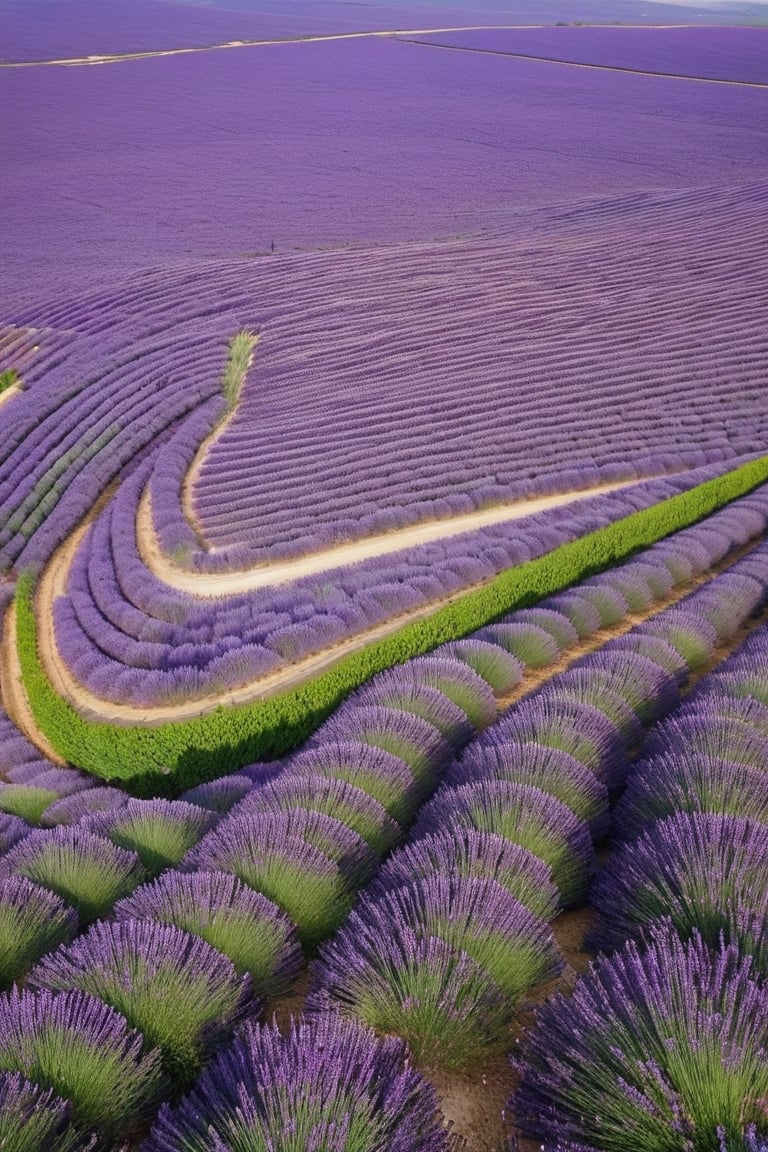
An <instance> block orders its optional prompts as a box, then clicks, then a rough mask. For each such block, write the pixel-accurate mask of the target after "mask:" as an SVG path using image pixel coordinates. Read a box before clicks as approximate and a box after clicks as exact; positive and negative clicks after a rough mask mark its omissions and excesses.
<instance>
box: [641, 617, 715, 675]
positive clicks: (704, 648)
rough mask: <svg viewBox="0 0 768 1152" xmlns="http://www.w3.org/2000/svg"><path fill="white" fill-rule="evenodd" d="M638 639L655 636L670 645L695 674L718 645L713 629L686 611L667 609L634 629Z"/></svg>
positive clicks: (700, 618)
mask: <svg viewBox="0 0 768 1152" xmlns="http://www.w3.org/2000/svg"><path fill="white" fill-rule="evenodd" d="M635 631H636V634H637V635H639V636H657V637H658V638H659V639H660V640H664V641H666V643H667V644H671V645H672V647H673V648H675V649H676V650H677V651H678V652H679V653H680V655H681V656H682V657H683V659H684V660H685V662H686V664H687V665H688V671H689V672H695V671H697V670H698V669H699V668H701V667H702V665H704V664H706V662H707V661H708V660H709V659H711V657H712V653H713V652H714V650H715V645H716V644H717V635H716V633H715V630H714V628H713V627H712V625H711V624H709V623H708V622H707V621H706V620H704V619H703V618H702V617H701V616H698V615H697V613H696V612H695V611H694V610H692V609H689V608H686V607H683V606H680V607H676V608H668V609H667V610H666V612H660V613H659V615H658V616H656V617H653V618H652V619H651V620H646V621H645V623H643V624H639V625H638V626H637V628H636V630H635Z"/></svg>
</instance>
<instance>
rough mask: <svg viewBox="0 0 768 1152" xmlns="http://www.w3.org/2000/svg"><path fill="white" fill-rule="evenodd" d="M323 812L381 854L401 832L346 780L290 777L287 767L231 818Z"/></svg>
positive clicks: (373, 803)
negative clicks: (252, 814) (283, 813)
mask: <svg viewBox="0 0 768 1152" xmlns="http://www.w3.org/2000/svg"><path fill="white" fill-rule="evenodd" d="M302 808H303V809H307V810H308V811H312V812H325V813H326V815H328V816H332V817H333V819H334V820H339V821H340V822H341V823H342V824H346V825H348V827H350V828H352V829H353V831H355V832H357V833H358V834H359V835H360V836H362V838H363V840H365V842H366V844H368V845H369V846H370V848H371V849H372V850H373V851H374V852H376V853H378V854H379V855H384V853H385V852H387V851H389V849H390V848H391V847H392V846H393V845H394V844H395V843H396V842H397V841H398V840H399V839H400V838H401V836H402V829H401V827H400V825H399V824H397V823H396V822H395V821H394V820H393V819H392V818H391V816H388V815H387V812H386V810H385V808H384V807H383V806H382V805H381V804H380V803H379V802H378V800H374V799H373V797H372V796H369V795H368V793H367V792H363V790H362V789H361V788H356V787H355V785H354V784H348V783H347V781H346V780H328V779H326V777H324V776H296V777H294V776H292V774H291V770H290V768H289V769H288V770H287V771H286V772H285V773H284V774H283V775H282V776H281V777H280V779H279V780H276V781H275V782H274V783H271V784H265V785H264V787H263V788H257V789H254V791H253V792H251V793H249V794H248V795H247V796H246V797H245V799H244V800H243V801H242V802H241V803H240V804H239V805H238V807H237V808H236V809H235V811H234V813H233V815H235V816H237V815H240V814H241V813H250V812H276V811H289V810H292V809H302Z"/></svg>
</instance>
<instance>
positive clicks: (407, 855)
mask: <svg viewBox="0 0 768 1152" xmlns="http://www.w3.org/2000/svg"><path fill="white" fill-rule="evenodd" d="M431 876H466V877H471V876H482V877H485V878H486V879H489V880H494V881H496V883H497V884H500V885H501V887H502V888H505V889H506V890H507V891H508V892H509V893H511V895H512V896H514V897H515V898H516V899H517V900H519V901H520V903H521V904H524V905H525V907H526V908H529V909H530V910H531V912H533V913H534V915H536V916H538V917H540V918H541V919H542V920H552V919H553V918H554V916H555V914H556V912H557V908H558V903H559V896H560V894H559V892H558V890H557V888H556V887H555V885H554V884H553V882H552V871H551V869H550V868H549V866H548V865H547V864H545V863H544V861H543V860H540V859H539V857H538V856H534V854H533V853H532V852H529V851H528V849H527V848H522V847H521V846H520V845H519V844H513V843H511V842H510V841H509V840H505V839H504V837H503V836H495V835H494V834H493V833H492V832H476V831H474V829H472V828H456V829H451V830H450V831H448V830H446V831H444V832H438V833H433V834H430V835H427V836H422V837H421V839H420V840H417V841H416V842H415V843H414V844H406V845H404V846H403V847H402V848H399V849H398V850H397V851H396V852H393V853H392V855H391V856H390V857H389V859H388V860H387V861H386V863H385V864H384V866H383V868H381V869H379V872H378V874H377V876H376V877H375V879H374V880H373V882H372V883H371V884H370V885H369V886H368V888H367V889H366V893H367V894H368V895H370V896H371V897H377V896H380V895H383V894H384V893H386V892H392V891H394V890H395V889H396V888H402V887H407V886H408V885H409V884H412V883H413V881H414V880H426V879H429V877H431Z"/></svg>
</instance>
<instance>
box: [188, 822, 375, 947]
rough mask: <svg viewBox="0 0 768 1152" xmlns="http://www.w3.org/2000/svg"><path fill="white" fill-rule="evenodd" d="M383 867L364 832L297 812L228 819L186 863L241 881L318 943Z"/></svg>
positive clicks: (193, 868) (303, 936) (307, 938)
mask: <svg viewBox="0 0 768 1152" xmlns="http://www.w3.org/2000/svg"><path fill="white" fill-rule="evenodd" d="M331 854H332V855H331ZM375 865H376V857H375V855H374V854H373V853H372V852H371V850H370V849H369V848H368V846H367V845H366V843H365V841H364V840H363V839H362V837H360V836H358V835H357V833H356V832H353V831H352V830H351V829H350V828H347V827H346V826H345V825H343V824H341V823H340V822H339V821H338V820H334V819H333V818H332V817H330V816H325V815H324V814H322V813H311V812H307V811H306V810H304V809H294V810H293V811H289V812H270V813H254V814H252V815H250V816H248V815H245V816H240V817H235V816H231V815H230V816H228V817H227V818H226V819H225V820H224V821H222V823H221V824H220V825H219V827H218V828H215V829H214V830H213V831H212V832H209V833H208V835H207V836H206V837H205V838H204V839H203V840H202V841H201V842H200V843H199V844H198V845H197V847H196V848H194V849H192V851H191V852H190V853H188V854H187V856H186V857H185V859H184V860H183V861H182V865H181V866H182V868H183V869H185V870H187V871H199V870H204V871H222V872H230V873H232V874H233V875H235V876H237V877H238V878H239V879H240V880H242V881H243V883H244V884H247V885H248V886H249V887H250V888H253V889H255V890H256V891H257V892H261V893H262V894H263V895H264V896H266V897H267V899H269V900H273V901H274V903H275V904H277V905H278V907H279V908H282V910H283V911H284V912H286V913H287V914H288V916H289V917H290V918H291V920H292V921H293V922H294V923H295V924H296V926H297V928H298V931H299V936H300V938H301V940H302V942H303V943H305V944H308V945H312V944H315V943H317V941H319V940H322V939H324V937H326V936H328V935H329V934H330V933H331V932H332V931H333V929H334V928H335V927H336V926H337V925H338V924H339V923H340V922H341V921H342V920H343V919H344V917H345V915H346V914H347V912H348V911H349V908H350V907H351V905H352V901H353V898H354V892H355V891H356V890H357V889H358V888H360V887H362V885H363V884H364V883H365V881H366V880H367V879H368V877H369V876H370V875H371V873H372V872H373V870H374V868H375Z"/></svg>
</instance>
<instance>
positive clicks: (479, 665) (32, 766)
mask: <svg viewBox="0 0 768 1152" xmlns="http://www.w3.org/2000/svg"><path fill="white" fill-rule="evenodd" d="M767 520H768V492H766V491H764V490H762V489H761V490H759V491H757V492H754V493H752V494H751V495H750V496H748V497H744V498H742V499H741V500H739V501H737V502H736V503H734V504H732V505H730V506H729V507H728V508H727V509H724V510H722V511H721V512H719V513H716V514H715V515H713V516H711V517H709V518H708V519H707V521H706V522H705V523H704V524H700V525H697V526H695V527H693V528H691V529H687V530H684V531H682V532H678V533H676V534H675V536H674V537H672V538H671V539H669V540H667V541H663V542H660V543H659V544H656V545H655V546H654V547H653V548H651V549H649V550H648V551H646V552H645V553H643V554H642V555H641V556H639V557H636V558H635V560H633V561H632V562H631V563H628V564H624V565H622V566H621V567H619V568H617V569H613V570H612V571H610V572H608V573H605V574H603V575H602V576H599V577H596V578H594V579H593V580H590V581H587V582H586V583H584V584H582V585H580V586H579V587H578V588H577V589H575V590H574V589H571V590H570V591H569V592H567V593H564V594H561V595H560V596H557V597H555V598H553V600H552V601H551V602H550V606H549V608H545V609H542V608H541V607H539V608H537V609H533V610H527V611H518V612H516V613H514V614H513V615H512V616H511V617H510V618H508V620H507V621H506V622H502V623H501V624H499V625H495V626H492V627H489V628H486V629H484V630H483V631H482V632H481V633H479V634H478V635H477V636H476V637H474V639H473V640H472V642H471V643H468V642H467V641H462V642H457V643H455V644H453V645H450V646H448V647H447V648H446V649H445V652H446V654H447V655H450V656H452V657H458V658H459V659H461V660H463V661H464V662H465V663H468V664H469V666H470V667H471V668H473V669H474V671H475V672H477V673H479V674H480V675H481V676H483V677H484V678H485V679H486V680H487V681H488V683H489V684H490V685H491V687H492V689H493V691H494V692H495V694H496V695H497V696H505V695H506V694H507V693H508V692H509V691H510V690H511V689H512V688H513V687H514V684H515V680H516V675H517V673H516V672H515V670H514V668H515V665H514V661H515V660H519V661H520V662H521V664H522V665H523V666H525V667H528V668H533V669H535V668H541V667H545V666H547V665H548V664H551V663H552V662H553V661H555V660H556V659H558V658H559V656H560V654H561V653H562V652H563V651H565V650H567V648H568V647H570V646H571V645H572V644H574V643H576V641H577V640H579V639H584V638H586V637H588V636H589V635H590V634H592V633H594V632H595V630H597V629H599V628H602V627H609V626H612V625H616V624H617V623H619V622H620V621H622V620H623V619H625V618H626V617H627V616H628V614H630V613H633V612H645V611H648V610H650V609H651V607H652V605H653V603H654V602H655V601H656V600H657V599H659V598H662V599H663V598H664V597H665V596H667V595H668V594H669V593H670V592H671V591H672V589H673V586H674V585H680V584H683V585H684V584H685V582H686V581H688V580H691V579H693V578H695V577H697V576H700V575H701V574H703V573H705V572H707V571H708V570H709V569H710V568H711V567H712V565H713V564H716V563H717V562H718V561H720V560H722V559H723V557H724V556H726V555H727V553H728V552H729V550H730V549H732V548H734V547H738V546H740V545H744V544H746V543H747V541H748V540H749V539H750V538H751V537H754V536H757V535H759V534H760V533H762V532H763V531H764V530H765V527H766V522H767ZM542 543H543V541H542ZM542 613H543V614H542ZM237 626H238V621H235V622H234V623H233V624H232V625H231V627H232V628H233V629H234V628H235V627H237ZM240 626H242V623H240ZM649 627H650V628H651V629H655V631H656V633H657V635H659V636H660V637H661V638H663V637H664V636H666V635H668V634H670V630H671V633H672V634H674V635H675V636H676V637H677V643H678V644H682V645H684V648H685V651H686V655H687V657H688V658H689V660H691V661H693V660H694V657H695V655H696V653H697V652H698V653H699V655H700V656H701V657H705V656H706V654H707V653H708V652H709V651H710V649H711V644H712V642H713V637H712V636H711V635H710V636H704V637H702V636H700V635H699V633H698V632H697V631H696V630H695V629H694V631H693V632H692V633H691V632H690V629H687V628H686V620H685V616H684V615H683V616H680V615H679V614H678V616H677V618H676V619H675V618H673V617H671V616H669V614H667V618H666V624H665V625H664V626H662V625H658V624H657V625H649ZM177 639H178V637H177ZM644 643H645V646H646V647H647V646H648V644H649V643H650V642H649V641H648V640H646V641H645V642H644ZM651 647H653V646H652V645H651ZM507 653H509V656H510V657H511V658H512V665H510V662H509V658H508V657H507V656H506V654H507ZM401 699H402V694H401ZM425 707H426V706H425V705H424V703H423V702H422V704H421V705H418V704H417V702H416V701H415V700H412V701H411V703H410V708H411V710H415V711H417V712H418V711H420V710H421V713H422V714H423V710H424V708H425ZM427 714H428V715H429V713H427ZM3 724H4V725H5V729H4V730H5V731H6V736H7V739H6V740H4V741H3V751H2V753H0V774H2V776H3V777H4V778H5V780H6V782H7V783H6V784H5V785H4V786H3V785H0V811H6V812H9V813H13V814H15V815H17V816H21V817H24V818H26V819H27V820H29V821H31V822H32V823H37V822H38V821H39V820H40V819H41V818H42V819H43V822H44V823H47V824H55V823H59V822H69V821H71V820H72V819H74V818H76V817H77V816H79V815H81V814H83V813H86V812H88V811H94V810H96V809H97V808H99V807H104V808H108V807H111V806H112V805H113V804H120V803H122V802H123V801H124V794H123V793H122V792H120V791H118V790H117V789H113V788H105V787H104V786H100V787H99V788H98V791H96V790H95V788H94V781H93V780H92V778H90V777H88V776H85V775H83V774H80V773H75V772H71V771H70V772H69V773H66V772H62V771H61V770H56V771H55V772H54V774H51V770H52V769H53V768H54V766H52V765H50V764H48V763H47V762H41V761H40V759H39V753H37V751H36V750H35V749H33V748H32V747H31V746H30V745H29V743H28V742H27V741H26V740H24V739H23V738H22V737H21V736H20V734H19V733H15V734H14V733H13V730H12V725H10V722H9V721H8V718H7V717H4V719H3ZM81 792H83V793H85V794H84V795H82V796H81V798H80V799H75V798H74V797H73V798H72V799H71V800H69V799H67V797H68V796H69V794H70V793H78V794H79V793H81Z"/></svg>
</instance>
